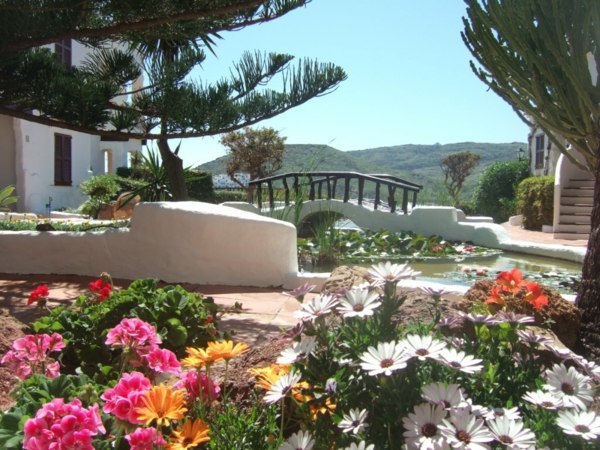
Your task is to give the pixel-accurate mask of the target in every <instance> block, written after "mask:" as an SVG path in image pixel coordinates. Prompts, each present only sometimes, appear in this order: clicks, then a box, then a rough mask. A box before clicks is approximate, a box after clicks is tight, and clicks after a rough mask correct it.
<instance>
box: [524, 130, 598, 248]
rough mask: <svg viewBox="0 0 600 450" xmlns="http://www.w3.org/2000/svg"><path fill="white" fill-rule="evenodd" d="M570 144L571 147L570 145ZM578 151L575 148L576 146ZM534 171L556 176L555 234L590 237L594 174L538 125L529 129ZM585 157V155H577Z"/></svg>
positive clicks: (532, 171) (559, 235)
mask: <svg viewBox="0 0 600 450" xmlns="http://www.w3.org/2000/svg"><path fill="white" fill-rule="evenodd" d="M567 148H568V147H567ZM573 151H574V150H573ZM529 155H530V164H531V173H532V174H533V175H535V176H544V175H549V176H553V177H554V217H553V223H552V224H547V225H552V231H553V233H554V237H555V238H560V239H573V240H574V239H588V237H589V232H590V219H591V213H592V204H593V193H594V177H593V175H592V174H591V173H590V172H587V171H585V170H582V169H581V168H579V167H578V166H576V165H575V164H574V163H572V162H571V161H570V160H569V158H567V157H566V156H565V155H563V154H562V153H561V152H560V150H559V149H558V147H557V146H556V145H555V144H554V143H553V142H552V141H551V140H550V138H549V136H548V135H547V134H546V133H544V131H543V130H542V129H541V128H540V127H538V126H534V127H532V128H531V131H530V133H529ZM577 159H579V160H583V158H581V157H579V158H577Z"/></svg>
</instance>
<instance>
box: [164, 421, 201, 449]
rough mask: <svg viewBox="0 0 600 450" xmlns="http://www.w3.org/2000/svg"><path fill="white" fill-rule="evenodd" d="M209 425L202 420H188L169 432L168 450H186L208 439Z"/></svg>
mask: <svg viewBox="0 0 600 450" xmlns="http://www.w3.org/2000/svg"><path fill="white" fill-rule="evenodd" d="M209 432H210V428H209V426H208V425H207V424H206V423H205V422H204V421H203V420H202V419H196V420H188V421H187V422H186V423H184V424H183V428H179V429H177V430H175V431H173V433H172V434H171V439H170V441H169V446H168V447H167V449H168V450H187V449H189V448H193V447H196V446H198V445H200V444H202V443H204V442H208V441H210V436H209V435H208V433H209Z"/></svg>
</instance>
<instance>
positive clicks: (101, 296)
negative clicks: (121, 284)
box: [89, 278, 112, 302]
mask: <svg viewBox="0 0 600 450" xmlns="http://www.w3.org/2000/svg"><path fill="white" fill-rule="evenodd" d="M89 286H90V291H91V292H94V293H95V294H96V295H97V297H98V301H99V302H103V301H104V300H106V299H107V298H108V297H110V294H111V293H112V284H110V283H107V282H106V281H104V280H103V279H102V278H98V279H97V280H96V281H92V282H91V283H90V285H89Z"/></svg>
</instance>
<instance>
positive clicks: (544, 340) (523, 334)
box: [517, 330, 552, 346]
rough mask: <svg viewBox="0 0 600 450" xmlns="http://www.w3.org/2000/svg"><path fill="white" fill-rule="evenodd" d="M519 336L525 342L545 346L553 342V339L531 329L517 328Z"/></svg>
mask: <svg viewBox="0 0 600 450" xmlns="http://www.w3.org/2000/svg"><path fill="white" fill-rule="evenodd" d="M517 336H518V337H519V340H520V341H521V342H522V343H523V344H528V345H531V344H536V345H543V346H546V345H547V344H552V339H550V338H548V337H546V336H543V335H541V334H535V333H533V332H531V331H526V330H517Z"/></svg>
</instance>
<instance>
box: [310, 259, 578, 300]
mask: <svg viewBox="0 0 600 450" xmlns="http://www.w3.org/2000/svg"><path fill="white" fill-rule="evenodd" d="M398 262H399V263H408V264H409V265H410V267H411V268H412V269H413V270H418V271H419V272H422V274H421V275H420V276H419V277H418V278H419V279H422V280H425V281H435V282H437V283H445V284H460V285H465V286H470V285H471V284H473V282H474V281H476V280H477V279H480V278H483V277H485V276H487V277H491V278H495V277H496V274H497V273H498V272H501V271H505V270H511V269H519V270H521V272H523V275H524V276H525V277H526V279H527V280H528V281H538V282H540V283H543V284H544V285H546V286H549V287H553V288H556V289H558V290H560V291H561V292H563V293H569V294H571V293H574V290H573V287H572V284H573V280H574V279H575V280H578V279H579V278H580V277H581V264H580V263H576V262H570V261H564V260H559V259H553V258H547V257H542V256H535V255H525V254H521V253H510V252H504V253H502V254H499V255H491V256H485V257H469V258H465V259H462V260H453V259H427V260H404V261H398ZM342 264H344V262H341V263H340V264H338V265H342ZM348 264H349V265H359V266H364V267H371V266H372V265H373V264H375V263H373V262H363V263H354V262H352V263H348ZM333 268H334V266H332V265H328V266H325V265H324V266H314V267H303V269H304V270H309V271H311V272H329V271H331V270H333ZM477 269H480V270H479V273H480V274H481V273H482V272H485V275H478V274H477V272H478V270H477Z"/></svg>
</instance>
